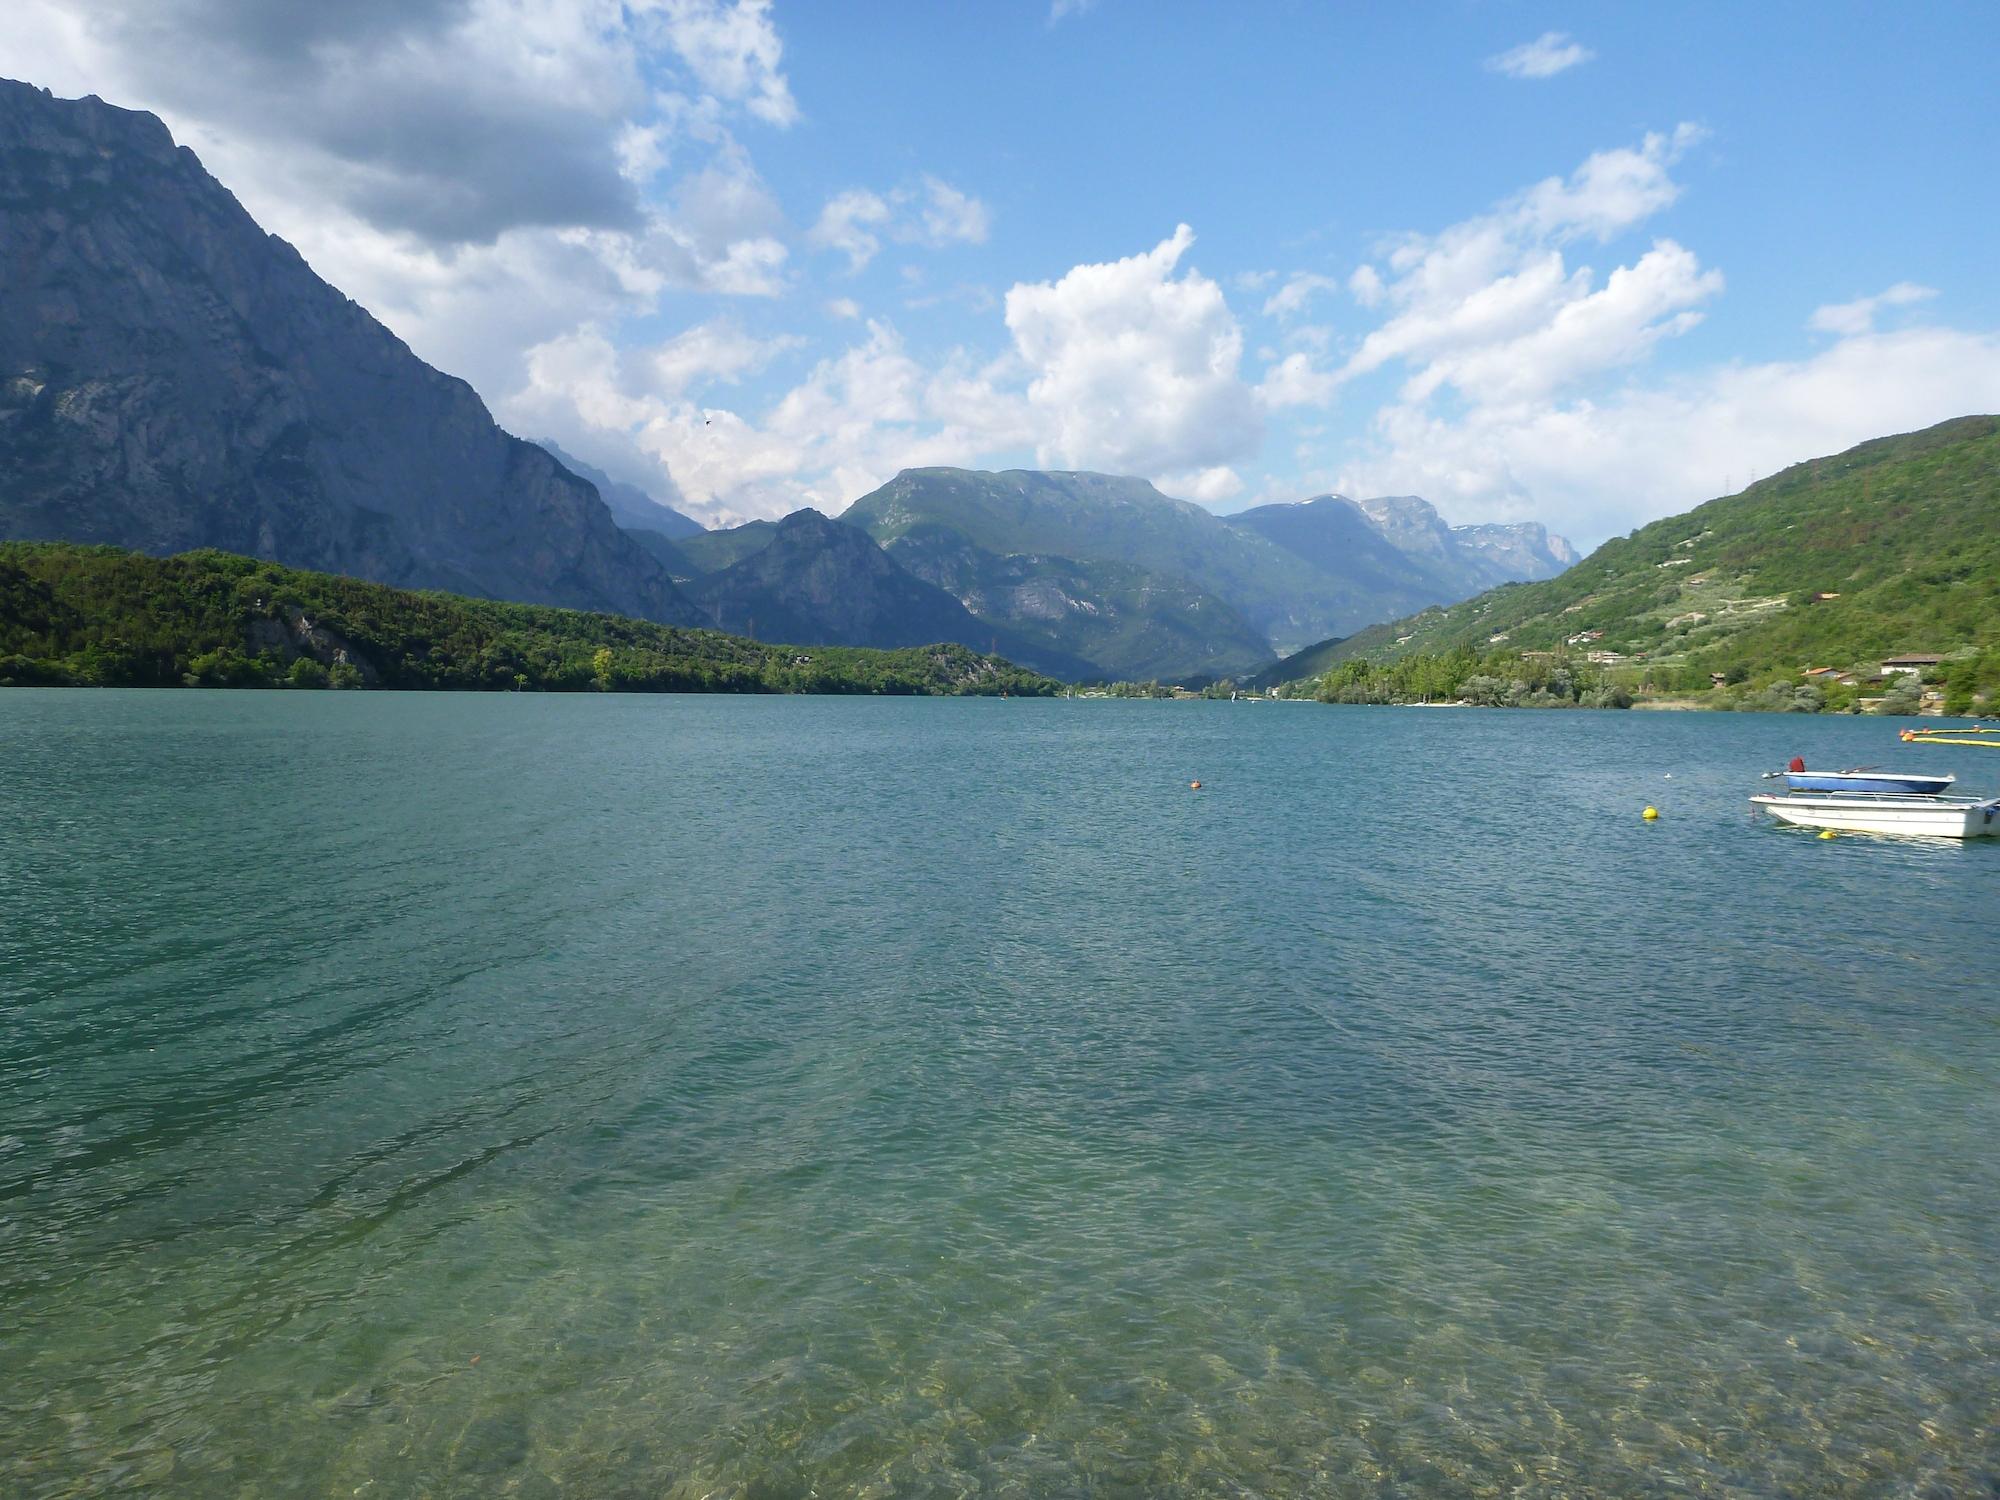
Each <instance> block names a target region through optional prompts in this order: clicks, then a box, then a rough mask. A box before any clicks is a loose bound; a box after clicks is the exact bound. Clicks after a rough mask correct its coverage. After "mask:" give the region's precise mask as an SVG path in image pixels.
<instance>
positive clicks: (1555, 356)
mask: <svg viewBox="0 0 2000 1500" xmlns="http://www.w3.org/2000/svg"><path fill="white" fill-rule="evenodd" d="M1698 138H1699V133H1698V131H1696V130H1695V129H1694V128H1693V127H1688V126H1683V127H1682V128H1681V129H1679V130H1677V131H1675V132H1674V133H1673V134H1672V135H1648V136H1647V137H1646V138H1645V139H1644V140H1643V141H1642V142H1641V143H1640V145H1639V146H1638V147H1637V148H1636V149H1631V148H1621V149H1618V150H1612V151H1600V152H1597V153H1595V154H1593V155H1592V156H1590V157H1589V158H1588V159H1587V160H1585V161H1584V163H1583V164H1582V165H1581V166H1580V167H1578V168H1577V170H1576V171H1575V172H1574V173H1573V174H1571V175H1570V176H1569V177H1568V178H1559V177H1551V178H1549V179H1547V180H1546V181H1543V182H1540V183H1537V184H1536V185H1535V186H1534V187H1531V188H1529V189H1528V190H1527V191H1526V192H1523V193H1520V194H1517V195H1516V196H1514V197H1513V198H1511V199H1509V200H1507V201H1506V202H1504V203H1502V204H1500V205H1499V206H1498V207H1497V208H1495V209H1494V210H1492V211H1491V212H1489V213H1485V214H1481V215H1478V216H1476V217H1474V218H1471V219H1467V220H1465V221H1464V222H1462V223H1459V224H1455V225H1453V226H1451V227H1450V228H1448V229H1446V230H1444V231H1442V232H1441V233H1439V234H1436V235H1430V236H1423V235H1412V236H1409V237H1408V238H1406V239H1404V240H1403V241H1402V242H1401V243H1399V244H1398V245H1396V246H1395V247H1394V248H1393V249H1392V250H1391V252H1390V254H1389V257H1388V266H1389V275H1388V276H1387V277H1384V276H1382V275H1381V273H1379V272H1377V271H1375V270H1374V269H1373V268H1372V267H1363V268H1362V270H1365V271H1367V272H1368V275H1367V276H1366V277H1363V276H1362V275H1361V273H1360V272H1356V274H1355V277H1354V278H1352V279H1351V280H1350V283H1349V285H1350V287H1351V288H1352V289H1354V290H1356V291H1357V293H1358V294H1360V295H1361V296H1362V297H1363V298H1364V300H1369V301H1372V302H1373V303H1374V304H1375V305H1386V306H1387V307H1388V308H1389V309H1390V312H1389V316H1388V318H1387V320H1386V321H1385V322H1383V323H1382V325H1381V326H1380V327H1378V328H1376V329H1375V330H1373V331H1372V332H1370V333H1369V334H1368V335H1367V337H1366V338H1364V339H1363V340H1362V342H1361V345H1360V347H1359V348H1358V349H1356V350H1355V352H1354V354H1353V355H1352V356H1351V357H1350V358H1349V359H1348V361H1347V364H1346V365H1345V367H1344V368H1343V369H1342V371H1341V378H1342V379H1343V380H1352V379H1355V378H1357V377H1359V376H1362V375H1366V374H1369V373H1371V372H1373V371H1376V370H1379V369H1382V368H1383V367H1384V366H1387V365H1390V364H1392V363H1400V364H1403V365H1406V366H1408V367H1410V368H1411V370H1412V374H1411V375H1410V377H1409V379H1408V381H1407V383H1406V384H1405V386H1404V388H1403V392H1402V399H1403V400H1405V401H1414V402H1421V401H1424V400H1427V399H1428V398H1429V397H1431V396H1432V395H1433V394H1435V393H1436V392H1438V391H1439V390H1440V389H1442V388H1443V387H1446V386H1451V387H1453V388H1455V389H1456V390H1457V391H1458V393H1459V394H1460V395H1461V396H1463V397H1466V398H1468V399H1472V400H1496V399H1503V398H1509V397H1519V396H1522V395H1525V394H1529V393H1542V394H1547V393H1550V392H1553V391H1556V390H1558V389H1560V388H1562V387H1564V386H1566V385H1568V384H1570V383H1571V382H1574V381H1577V380H1580V379H1583V378H1585V377H1587V376H1590V375H1592V374H1596V373H1599V372H1601V371H1604V370H1607V369H1611V368H1614V367H1616V366H1619V365H1624V364H1629V363H1630V362H1632V361H1633V360H1635V359H1637V358H1639V357H1641V356H1642V355H1643V354H1644V353H1645V352H1646V351H1647V350H1648V349H1649V348H1651V347H1652V345H1654V344H1655V343H1657V342H1658V341H1659V340H1660V339H1662V338H1666V337H1671V336H1673V335H1675V334H1679V333H1683V332H1685V331H1686V330H1687V329H1688V328H1690V327H1692V326H1693V325H1694V323H1695V321H1697V320H1698V315H1697V314H1696V313H1695V312H1694V309H1695V308H1696V307H1697V306H1698V305H1699V304H1700V303H1702V302H1704V301H1706V300H1707V299H1709V298H1711V297H1713V296H1714V295H1716V294H1717V293H1718V292H1719V291H1720V290H1721V287H1722V280H1721V276H1720V274H1719V273H1717V272H1713V271H1703V270H1702V269H1701V267H1700V265H1699V263H1698V262H1697V260H1696V258H1695V257H1694V256H1693V255H1692V254H1691V253H1690V252H1689V251H1687V250H1685V249H1684V248H1682V247H1681V246H1679V245H1677V244H1675V243H1674V242H1673V241H1671V240H1659V241H1657V242H1655V244H1654V245H1653V247H1652V248H1651V250H1649V251H1648V252H1647V253H1646V254H1645V255H1644V256H1642V257H1641V258H1640V259H1639V261H1638V262H1636V263H1635V264H1633V265H1630V266H1620V267H1616V268H1614V269H1613V270H1612V272H1611V273H1610V275H1609V277H1608V278H1606V280H1605V283H1604V285H1603V286H1602V287H1599V286H1598V285H1597V278H1596V275H1595V273H1594V272H1593V271H1592V270H1591V269H1590V268H1588V267H1578V268H1576V269H1574V270H1572V269H1571V268H1570V267H1569V265H1568V263H1567V260H1566V258H1565V247H1567V246H1568V245H1569V244H1571V243H1573V242H1574V241H1576V240H1578V239H1581V238H1584V237H1595V238H1597V239H1599V240H1603V239H1607V238H1609V237H1610V235H1612V234H1613V233H1614V232H1616V231H1618V230H1621V229H1627V228H1630V227H1632V226H1634V225H1636V224H1638V223H1639V222H1641V221H1642V220H1644V219H1645V218H1647V217H1649V216H1650V215H1652V214H1654V213H1657V212H1659V211H1660V210H1661V209H1663V208H1665V207H1667V206H1668V205H1669V204H1671V203H1672V202H1673V201H1674V199H1675V198H1676V197H1677V196H1678V195H1679V192H1680V188H1679V186H1678V185H1677V184H1676V183H1675V182H1674V181H1673V179H1672V177H1671V176H1670V175H1669V172H1668V168H1669V167H1670V166H1671V165H1672V164H1673V163H1674V161H1675V160H1676V159H1677V158H1678V157H1679V155H1680V153H1681V152H1682V151H1683V150H1684V149H1685V148H1686V147H1687V145H1688V144H1690V143H1691V142H1692V141H1694V140H1696V139H1698Z"/></svg>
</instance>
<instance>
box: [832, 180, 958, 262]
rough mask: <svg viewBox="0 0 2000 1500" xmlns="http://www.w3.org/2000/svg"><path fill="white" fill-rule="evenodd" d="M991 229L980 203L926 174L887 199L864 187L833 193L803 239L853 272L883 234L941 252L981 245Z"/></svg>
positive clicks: (870, 257) (874, 250)
mask: <svg viewBox="0 0 2000 1500" xmlns="http://www.w3.org/2000/svg"><path fill="white" fill-rule="evenodd" d="M991 225H992V213H991V211H990V210H989V209H988V208H987V207H986V205H985V204H984V203H982V202H980V201H979V200H978V199H977V198H975V197H973V196H972V195H971V194H970V193H965V192H961V191H960V190H959V189H957V188H955V187H953V186H952V185H951V184H950V183H948V182H946V181H945V180H944V179H943V178H941V177H933V176H930V175H929V174H925V176H924V177H923V179H922V182H921V184H920V185H919V186H917V187H914V188H911V187H902V188H897V189H895V190H894V191H892V192H890V193H888V194H887V195H886V196H885V195H883V194H881V193H876V192H871V191H869V190H868V189H866V188H850V189H848V190H847V191H845V192H841V193H836V194H835V195H834V196H833V197H831V198H829V199H828V200H827V203H826V206H825V207H824V208H823V209H821V210H820V215H819V219H818V221H817V222H816V223H814V225H813V227H812V229H811V230H810V231H809V232H808V233H807V236H806V238H807V239H808V241H810V242H811V243H812V244H814V245H816V246H818V247H819V248H820V249H823V250H837V251H839V252H840V253H841V254H843V255H845V256H846V257H847V269H848V271H849V272H850V273H853V272H858V271H860V270H861V269H862V268H863V267H864V266H866V265H867V264H868V262H869V261H871V260H873V259H874V258H875V256H876V253H877V252H878V251H880V250H881V248H882V237H883V236H884V235H886V236H888V237H889V238H890V239H893V240H895V241H897V242H898V243H900V244H906V245H926V246H929V247H930V248H932V249H943V248H944V247H945V246H947V245H952V244H968V245H977V244H983V243H984V242H985V240H986V236H987V232H988V230H989V229H990V227H991Z"/></svg>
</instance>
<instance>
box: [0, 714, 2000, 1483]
mask: <svg viewBox="0 0 2000 1500" xmlns="http://www.w3.org/2000/svg"><path fill="white" fill-rule="evenodd" d="M1795 751H1796V752H1799V753H1802V754H1804V755H1805V756H1806V758H1807V760H1808V761H1809V762H1811V763H1813V764H1835V763H1841V764H1848V763H1855V762H1874V763H1881V764H1890V763H1902V762H1906V761H1907V762H1908V763H1910V764H1911V765H1919V766H1921V767H1923V768H1929V767H1933V766H1937V765H1944V764H1949V765H1952V766H1956V767H1957V769H1959V770H1960V771H1961V772H1962V773H1967V779H1968V780H1969V781H1972V782H1973V783H1974V784H1975V785H1977V786H1980V787H1988V786H1991V785H1992V784H1993V783H1994V782H1995V781H1996V780H2000V777H1997V776H1995V775H1994V774H1993V771H1995V770H2000V764H1996V766H1995V767H1993V768H1991V769H1989V768H1987V767H1984V766H1980V765H1978V764H1977V763H1976V762H1977V757H1978V754H1979V752H1977V751H1971V750H1966V751H1944V750H1939V749H1934V748H1933V749H1927V750H1912V749H1909V748H1906V747H1902V746H1900V745H1898V744H1896V742H1895V741H1894V727H1893V726H1891V725H1885V724H1884V723H1882V722H1880V721H1875V722H1870V721H1865V720H1824V721H1822V720H1801V719H1797V718H1775V717H1762V716H1742V717H1728V716H1720V715H1690V714H1654V715H1646V714H1622V715H1621V714H1608V713H1600V714H1551V713H1517V714H1504V713H1474V712H1417V711H1408V710H1405V711H1396V710H1367V709H1338V710H1336V709H1325V708H1320V707H1317V706H1311V705H1299V706H1286V705H1257V706H1249V705H1241V704H1239V705H1229V704H1145V703H1101V702H1093V703H1083V702H1075V703H1064V702H1053V703H1039V702H1020V701H1005V702H1000V701H995V702H985V701H967V702H958V701H940V702H931V701H893V700H892V701H861V700H841V699H820V700H814V699H770V700H762V699H725V698H679V699H674V698H667V699H660V698H595V697H592V698H553V697H549V698H544V697H533V696H529V697H518V698H516V697H506V698H488V697H470V696H465V697H443V696H440V697H430V696H394V695H387V694H381V695H366V696H346V695H280V694H271V695H258V694H204V693H156V694H122V693H83V692H71V693H45V692H24V691H18V690H17V691H10V692H8V693H5V694H0V829H4V836H0V1493H5V1494H8V1495H20V1496H37V1497H39V1496H54V1495H82V1494H99V1493H107V1492H109V1493H119V1492H126V1493H145V1494H149V1495H168V1496H181V1495H185V1496H239V1495H240V1496H277V1495H335V1494H338V1495H352V1494H362V1495H380V1496H389V1495H403V1494H413V1493H427V1494H437V1495H488V1494H521V1495H541V1496H549V1495H564V1496H577V1495H584V1496H600V1495H601V1496H614V1495H618V1496H655V1495H664V1496H676V1497H694V1496H710V1495H713V1496H728V1495H736V1496H746V1497H747V1496H758V1497H776V1496H789V1495H806V1494H821V1495H845V1494H861V1495H931V1494H938V1495H955V1494H981V1495H994V1496H1040V1495H1071V1494H1092V1495H1102V1496H1112V1495H1132V1496H1141V1495H1146V1496H1196V1495H1250V1494H1258V1495H1271V1496H1279V1495H1295V1494H1310V1495H1340V1496H1345V1495H1357V1496H1360V1495H1369V1496H1373V1495H1382V1496H1387V1495H1411V1494H1432V1493H1436V1494H1475V1495H1476V1494H1492V1495H1519V1494H1529V1495H1534V1494H1550V1495H1555V1494H1590V1493H1605V1494H1621V1495H1649V1494H1660V1495H1684V1494H1716V1495H1721V1494H1802V1493H1813V1494H1832V1495H1856V1496H1862V1495H1870V1496H1872V1495H1882V1494H1911V1495H1962V1494H1991V1493H1994V1492H1995V1487H1996V1483H2000V1478H1996V1476H2000V1428H1996V1421H2000V1418H1996V1412H2000V1229H1996V1212H1995V1211H1996V1208H1997V1207H2000V1162H1996V1159H1995V1155H1996V1154H1995V1150H1994V1143H1995V1142H1996V1140H2000V1088H1996V1085H1997V1084H2000V995H1996V993H1995V991H1996V990H2000V985H1996V984H1995V982H1994V979H1993V968H1994V956H1995V948H1994V917H1995V914H1996V912H2000V848H1996V847H1992V846H1980V847H1972V848H1959V847H1955V846H1930V845H1925V844H1919V843H1914V842H1902V843H1899V842H1895V841H1887V840H1871V839H1866V838H1858V837H1855V838H1842V839H1839V840H1835V841H1831V842H1822V841H1819V840H1816V839H1813V838H1811V837H1809V836H1802V835H1799V834H1796V833H1788V832H1782V831H1778V830H1775V829H1773V828H1771V827H1769V826H1765V825H1759V824H1756V823H1754V822H1752V821H1751V820H1750V819H1749V817H1748V816H1747V809H1746V805H1745V802H1744V797H1745V796H1746V795H1747V793H1748V792H1749V791H1751V790H1753V789H1754V787H1753V782H1754V775H1755V772H1756V771H1757V770H1758V769H1761V768H1763V767H1766V766H1771V765H1776V764H1779V763H1780V762H1781V761H1782V760H1783V759H1785V758H1786V757H1787V756H1789V755H1790V754H1792V753H1794V752H1795ZM1994 759H1995V761H1996V762H1997V763H2000V757H1995V758H1994ZM1670 772H1671V773H1672V779H1671V780H1668V779H1666V778H1667V775H1668V773H1670ZM1972 773H1984V774H1983V775H1974V774H1972ZM1197 777H1198V778H1200V779H1201V780H1202V781H1203V782H1204V784H1205V785H1204V790H1203V791H1201V792H1200V793H1193V792H1190V791H1189V790H1188V789H1187V783H1188V782H1189V781H1190V780H1192V779H1195V778H1197ZM1403 778H1409V779H1410V780H1411V781H1412V782H1413V783H1414V785H1415V786H1416V787H1417V788H1418V789H1419V790H1417V791H1415V792H1413V793H1408V794H1406V793H1401V792H1398V791H1397V790H1396V789H1395V786H1394V784H1393V783H1395V782H1397V781H1399V780H1401V779H1403ZM1648 802H1653V803H1655V804H1657V805H1658V806H1659V807H1660V808H1661V810H1662V813H1663V817H1662V820H1661V821H1660V822H1659V823H1658V824H1656V825H1652V826H1647V825H1644V824H1642V823H1641V822H1640V821H1639V819H1638V817H1637V814H1638V811H1639V809H1640V808H1641V807H1642V806H1643V805H1645V804H1646V803H1648Z"/></svg>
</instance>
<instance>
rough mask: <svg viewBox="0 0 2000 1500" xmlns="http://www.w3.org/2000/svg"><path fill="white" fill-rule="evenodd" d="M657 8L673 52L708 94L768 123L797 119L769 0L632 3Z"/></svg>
mask: <svg viewBox="0 0 2000 1500" xmlns="http://www.w3.org/2000/svg"><path fill="white" fill-rule="evenodd" d="M655 8H657V9H658V10H659V12H660V13H661V14H662V16H663V18H664V20H665V23H666V30H667V35H668V37H669V38H670V39H671V41H672V44H673V48H674V51H676V52H677V53H679V54H680V55H681V57H682V58H683V59H685V60H686V62H687V65H688V67H689V69H690V70H691V71H692V72H693V73H694V76H695V78H696V80H697V81H698V82H699V83H700V84H701V86H702V88H703V89H704V90H706V91H707V92H708V93H709V94H711V95H713V96H714V97H716V98H718V99H724V100H728V101H730V102H732V103H740V104H742V105H743V106H744V107H745V108H746V109H748V110H749V111H750V113H751V114H753V115H755V116H756V117H757V118H758V119H760V120H763V121H765V122H767V123H768V124H772V125H781V126H782V125H790V124H791V123H792V122H793V121H795V120H796V119H798V116H799V109H798V105H797V104H796V103H795V102H794V101H793V99H792V91H791V86H790V84H788V83H787V82H786V80H785V75H784V73H783V71H782V70H781V63H782V60H783V53H784V47H783V44H782V43H780V41H779V40H778V31H777V28H776V27H775V26H773V25H772V24H771V5H770V0H735V3H733V4H730V3H723V0H663V3H662V0H652V3H650V4H649V3H647V0H639V3H637V4H635V5H633V7H632V9H634V10H635V11H639V12H641V13H643V12H646V11H649V10H653V9H655Z"/></svg>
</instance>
